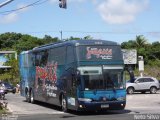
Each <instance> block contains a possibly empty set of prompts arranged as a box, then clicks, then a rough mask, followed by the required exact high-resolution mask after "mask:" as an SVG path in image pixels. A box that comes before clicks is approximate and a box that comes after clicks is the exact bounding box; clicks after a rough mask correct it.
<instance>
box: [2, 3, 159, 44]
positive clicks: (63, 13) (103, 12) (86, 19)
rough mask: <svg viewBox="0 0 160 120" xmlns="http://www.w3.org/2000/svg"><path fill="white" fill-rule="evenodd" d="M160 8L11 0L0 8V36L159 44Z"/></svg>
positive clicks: (136, 4)
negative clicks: (141, 40)
mask: <svg viewBox="0 0 160 120" xmlns="http://www.w3.org/2000/svg"><path fill="white" fill-rule="evenodd" d="M5 1H6V0H0V3H2V2H5ZM37 1H40V2H37ZM35 2H37V3H36V4H34V5H33V6H32V5H31V6H30V7H26V6H28V5H30V4H32V3H35ZM159 5H160V0H67V9H62V8H60V7H59V0H14V1H13V2H11V3H9V4H7V5H5V6H3V7H0V34H3V33H5V32H16V33H22V34H29V35H32V36H35V37H39V38H43V37H44V36H45V35H50V36H52V37H59V38H61V31H62V39H67V38H69V37H71V36H73V37H80V38H83V37H85V36H88V35H90V36H91V37H93V39H102V40H110V41H115V42H118V43H122V42H126V41H128V40H135V38H136V36H137V35H144V37H145V38H146V39H147V40H148V42H149V43H152V42H156V41H160V7H159ZM22 7H24V9H20V10H16V11H12V12H7V11H10V10H15V9H19V8H22Z"/></svg>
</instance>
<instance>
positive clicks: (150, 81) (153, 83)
mask: <svg viewBox="0 0 160 120" xmlns="http://www.w3.org/2000/svg"><path fill="white" fill-rule="evenodd" d="M159 88H160V83H159V80H157V79H156V78H154V77H137V78H135V81H134V83H131V82H130V81H128V82H127V83H126V90H127V93H128V94H133V93H134V92H142V93H145V92H147V91H149V92H150V93H151V94H154V93H156V92H157V90H158V89H159Z"/></svg>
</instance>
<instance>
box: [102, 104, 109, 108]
mask: <svg viewBox="0 0 160 120" xmlns="http://www.w3.org/2000/svg"><path fill="white" fill-rule="evenodd" d="M101 108H109V104H104V105H101Z"/></svg>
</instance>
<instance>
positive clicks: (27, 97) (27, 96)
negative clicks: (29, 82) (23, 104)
mask: <svg viewBox="0 0 160 120" xmlns="http://www.w3.org/2000/svg"><path fill="white" fill-rule="evenodd" d="M28 99H29V93H28V92H27V93H26V101H27V102H28Z"/></svg>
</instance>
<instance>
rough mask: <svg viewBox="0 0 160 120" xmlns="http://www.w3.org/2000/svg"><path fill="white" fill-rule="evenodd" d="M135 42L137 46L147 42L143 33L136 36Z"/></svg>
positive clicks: (143, 45) (142, 45)
mask: <svg viewBox="0 0 160 120" xmlns="http://www.w3.org/2000/svg"><path fill="white" fill-rule="evenodd" d="M135 44H136V47H137V48H141V47H145V46H146V45H147V44H148V43H147V39H146V38H145V37H144V36H143V35H138V36H136V40H135Z"/></svg>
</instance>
